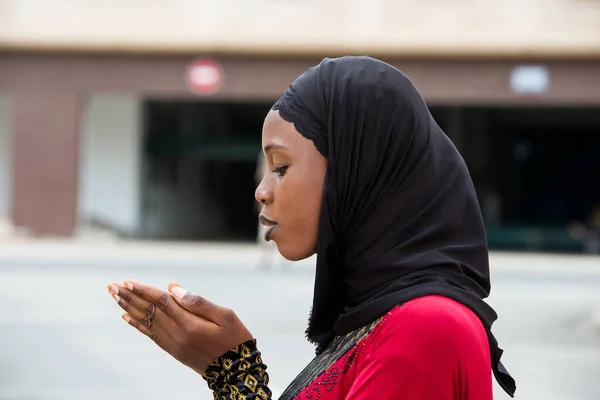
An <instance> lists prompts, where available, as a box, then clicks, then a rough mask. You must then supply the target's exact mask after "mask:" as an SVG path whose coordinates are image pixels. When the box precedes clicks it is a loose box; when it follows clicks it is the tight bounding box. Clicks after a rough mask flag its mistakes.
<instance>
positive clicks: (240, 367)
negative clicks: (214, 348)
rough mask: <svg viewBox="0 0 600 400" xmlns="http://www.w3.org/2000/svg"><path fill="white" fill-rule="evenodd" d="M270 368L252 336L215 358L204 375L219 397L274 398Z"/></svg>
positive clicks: (226, 399) (222, 399)
mask: <svg viewBox="0 0 600 400" xmlns="http://www.w3.org/2000/svg"><path fill="white" fill-rule="evenodd" d="M266 370H267V366H266V365H265V364H263V362H262V358H261V355H260V351H258V348H257V347H256V340H255V339H252V340H249V341H247V342H245V343H243V344H240V345H239V346H236V347H234V348H233V349H231V350H229V351H228V352H227V353H225V354H224V355H222V356H221V357H219V358H218V359H216V360H215V361H213V362H212V363H211V364H210V365H209V367H208V369H207V370H206V378H204V379H205V380H206V381H207V382H208V387H209V388H210V389H211V390H212V391H213V395H214V398H215V400H239V399H247V400H250V399H262V400H270V399H271V390H269V387H268V384H269V375H268V374H267V371H266Z"/></svg>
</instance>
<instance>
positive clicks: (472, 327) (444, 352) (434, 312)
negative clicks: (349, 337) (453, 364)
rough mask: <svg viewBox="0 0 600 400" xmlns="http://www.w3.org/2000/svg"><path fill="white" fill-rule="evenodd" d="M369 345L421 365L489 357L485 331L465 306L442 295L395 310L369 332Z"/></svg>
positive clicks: (415, 300) (412, 301)
mask: <svg viewBox="0 0 600 400" xmlns="http://www.w3.org/2000/svg"><path fill="white" fill-rule="evenodd" d="M372 339H373V341H372V346H373V348H374V350H375V349H376V348H377V347H379V346H384V347H385V348H386V353H387V354H390V355H393V354H395V355H399V356H401V357H402V358H404V359H407V360H409V361H411V362H416V363H418V364H421V363H423V362H426V361H427V360H428V359H429V358H430V357H431V358H432V359H438V360H439V359H440V357H441V356H443V358H448V359H457V358H460V359H464V358H468V357H470V356H476V357H480V358H481V357H483V358H485V357H489V344H488V339H487V334H486V331H485V329H484V327H483V324H482V323H481V321H480V320H479V318H478V317H477V316H476V315H475V313H473V312H472V311H471V310H470V309H469V308H468V307H466V306H464V305H462V304H460V303H458V302H456V301H454V300H452V299H449V298H446V297H443V296H437V295H434V296H425V297H421V298H417V299H414V300H411V301H409V302H407V303H405V304H404V305H402V306H399V307H395V308H394V309H393V310H391V311H390V312H389V313H388V314H387V315H386V316H385V317H384V319H382V321H381V324H380V326H379V327H378V328H377V330H376V331H375V332H373V338H372Z"/></svg>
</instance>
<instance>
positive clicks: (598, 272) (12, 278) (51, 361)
mask: <svg viewBox="0 0 600 400" xmlns="http://www.w3.org/2000/svg"><path fill="white" fill-rule="evenodd" d="M260 260H261V253H260V251H259V249H257V247H256V246H254V245H222V244H214V245H213V244H196V243H188V244H186V243H151V242H123V241H110V240H108V241H74V242H73V241H60V240H52V241H50V240H45V241H15V240H13V241H11V242H7V241H4V242H0V400H45V399H56V400H59V399H60V400H80V399H85V400H96V399H98V400H99V399H105V398H111V399H117V400H120V399H123V400H125V399H127V400H130V399H138V398H139V399H150V400H154V399H156V400H158V399H164V398H178V397H185V398H194V399H200V400H202V399H206V400H208V399H210V398H212V397H211V395H210V393H209V392H208V391H207V390H206V388H205V385H204V382H203V381H202V380H201V379H199V377H198V376H196V375H195V374H194V373H193V372H191V371H189V370H188V369H187V368H185V367H182V366H181V365H179V364H178V363H177V362H176V361H174V360H172V359H171V358H170V356H168V355H166V354H164V353H163V352H162V351H161V350H160V349H158V348H156V346H154V344H153V343H151V342H150V341H149V340H147V339H146V338H144V337H140V335H139V334H138V333H137V332H135V331H133V330H131V329H130V327H129V326H127V325H126V324H125V323H124V322H123V321H121V320H120V318H119V315H120V310H119V308H118V307H117V306H116V305H115V304H114V303H113V302H112V299H111V298H110V297H109V296H108V294H107V293H106V289H105V287H106V284H107V283H108V282H110V281H113V280H122V279H125V278H135V279H140V280H143V281H146V282H148V283H151V284H155V285H158V286H161V287H164V286H166V284H167V283H168V282H169V281H170V280H178V281H180V282H181V283H182V284H183V285H185V286H186V287H187V288H188V289H190V290H192V291H195V292H198V293H202V294H203V295H205V296H206V297H208V298H210V299H211V300H213V301H215V302H217V303H220V304H223V305H226V306H229V307H231V308H233V309H234V310H235V311H236V312H237V313H238V315H239V316H240V318H242V320H243V321H244V322H245V323H246V324H247V325H248V327H249V328H250V329H251V330H252V332H253V333H254V334H255V336H256V337H257V338H258V340H259V346H260V348H261V350H262V352H263V354H264V358H265V360H266V362H267V364H268V365H269V372H270V374H271V381H272V384H273V388H274V389H275V392H280V391H281V390H282V389H283V388H284V387H285V386H286V384H287V383H288V382H289V381H290V380H291V379H292V378H293V377H294V376H295V374H296V373H297V372H298V371H299V370H300V369H302V367H303V366H304V365H305V364H306V363H307V362H308V361H309V360H310V358H311V357H312V350H313V349H312V346H310V345H309V344H308V343H307V342H306V341H305V340H304V337H303V336H304V335H303V332H304V328H305V325H306V318H307V315H308V310H309V308H310V302H311V297H312V286H313V270H314V267H313V264H312V261H314V260H308V261H305V262H302V263H295V264H292V265H285V266H282V267H278V268H274V269H273V270H272V271H270V272H269V271H265V270H261V269H260V268H259V263H260ZM491 262H492V274H493V292H492V296H491V297H490V299H489V302H490V303H491V304H492V305H493V306H494V307H495V308H496V310H497V311H498V313H499V315H500V319H499V321H498V322H497V324H495V326H494V333H495V334H496V336H497V337H498V339H499V341H500V344H501V346H502V347H503V348H504V349H505V350H506V353H505V364H506V365H507V367H508V368H509V370H510V371H511V372H512V373H513V374H514V375H515V377H516V378H517V383H518V385H519V389H518V392H517V399H523V400H542V399H543V400H597V399H599V398H600V381H599V380H598V379H597V377H598V376H600V335H598V334H597V333H596V332H597V331H596V328H595V326H594V325H593V324H592V323H591V321H592V318H591V316H592V315H593V314H594V313H595V312H596V311H595V310H596V309H597V308H596V307H595V305H598V304H600V258H593V257H570V256H559V255H528V254H514V253H513V254H508V253H502V254H500V253H498V254H497V253H494V254H492V255H491ZM495 398H496V400H506V399H507V398H508V397H507V396H505V395H504V394H503V393H502V392H501V391H500V390H499V389H498V388H497V387H496V397H495Z"/></svg>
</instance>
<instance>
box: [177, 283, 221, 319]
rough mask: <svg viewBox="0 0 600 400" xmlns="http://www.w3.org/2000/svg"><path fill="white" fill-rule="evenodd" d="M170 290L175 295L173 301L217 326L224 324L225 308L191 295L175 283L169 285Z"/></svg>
mask: <svg viewBox="0 0 600 400" xmlns="http://www.w3.org/2000/svg"><path fill="white" fill-rule="evenodd" d="M169 290H170V292H171V293H172V294H173V299H175V301H176V302H177V303H179V305H180V306H181V307H183V308H184V309H186V310H187V311H189V312H191V313H192V314H195V315H197V316H199V317H201V318H203V319H205V320H208V321H210V322H213V323H215V324H217V325H219V323H220V322H222V320H223V317H224V315H225V311H226V309H224V308H223V307H221V306H218V305H216V304H214V303H211V302H210V301H208V300H207V299H205V298H204V297H202V296H199V295H197V294H194V293H190V292H188V291H187V290H185V289H184V288H182V287H181V286H177V285H176V284H175V283H173V284H171V285H169Z"/></svg>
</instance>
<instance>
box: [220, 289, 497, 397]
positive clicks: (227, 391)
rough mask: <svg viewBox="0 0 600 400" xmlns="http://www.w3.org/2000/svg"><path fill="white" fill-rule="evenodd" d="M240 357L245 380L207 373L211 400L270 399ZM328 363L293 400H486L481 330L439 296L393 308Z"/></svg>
mask: <svg viewBox="0 0 600 400" xmlns="http://www.w3.org/2000/svg"><path fill="white" fill-rule="evenodd" d="M242 346H244V345H242ZM240 352H241V353H244V354H245V355H248V357H247V360H248V361H246V363H245V364H246V366H245V367H244V368H243V370H244V372H242V373H240V372H239V371H238V370H239V368H236V367H235V364H236V362H235V360H234V362H233V363H232V362H226V363H225V364H226V365H227V366H228V367H230V368H229V371H230V373H229V376H228V377H227V379H223V378H222V377H223V367H221V369H220V370H219V371H218V372H217V371H216V368H213V370H212V373H213V374H215V375H213V379H214V380H213V384H211V388H212V389H213V390H215V399H254V398H257V399H270V398H271V393H270V391H269V390H268V375H267V374H266V372H265V371H264V369H265V367H264V364H262V360H261V359H260V353H258V351H257V350H255V349H252V348H250V347H247V348H246V350H244V351H240ZM228 354H229V353H228ZM232 358H234V357H232V356H231V355H230V356H229V361H231V359H232ZM219 360H221V362H219V361H218V360H217V361H216V363H217V364H219V365H222V363H223V357H222V358H220V359H219ZM331 361H332V363H331V364H330V365H329V366H328V367H327V366H325V367H323V369H324V371H323V372H322V373H321V374H320V375H319V376H318V377H317V378H316V379H314V380H312V381H311V382H310V383H309V384H307V385H306V386H305V387H303V388H302V389H301V390H300V391H299V392H298V393H296V394H295V397H293V399H294V400H372V399H400V400H491V399H492V370H491V367H490V365H491V360H490V348H489V344H488V339H487V335H486V332H485V329H484V328H483V325H482V324H481V321H480V320H479V318H477V316H476V315H475V314H474V313H473V312H472V311H471V310H469V309H468V308H467V307H465V306H463V305H462V304H460V303H458V302H455V301H454V300H450V299H448V298H445V297H442V296H437V295H434V296H426V297H421V298H418V299H414V300H411V301H409V302H407V303H405V304H404V305H402V306H398V307H395V308H394V309H393V310H391V311H390V312H389V313H388V314H387V315H385V316H384V317H383V318H381V319H380V320H379V321H378V322H377V323H376V324H374V325H373V327H372V329H370V330H367V331H366V333H365V335H364V336H363V337H362V338H361V339H360V340H359V341H358V342H357V343H356V344H355V345H354V346H353V347H351V348H350V349H349V350H348V351H346V352H345V353H344V354H343V355H342V356H341V357H339V358H337V359H335V360H331ZM242 364H244V361H243V360H242ZM261 365H262V367H261ZM213 367H216V366H213ZM232 371H233V372H232ZM251 371H253V372H251ZM217 373H218V374H220V375H219V376H221V378H219V376H217V375H216V374H217ZM217 381H220V384H219V385H216V382H217ZM209 383H210V381H209ZM217 386H219V387H220V389H218V388H217ZM252 389H253V390H252ZM223 390H224V391H223Z"/></svg>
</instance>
